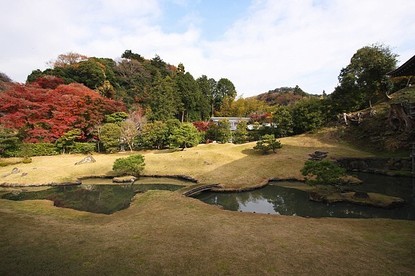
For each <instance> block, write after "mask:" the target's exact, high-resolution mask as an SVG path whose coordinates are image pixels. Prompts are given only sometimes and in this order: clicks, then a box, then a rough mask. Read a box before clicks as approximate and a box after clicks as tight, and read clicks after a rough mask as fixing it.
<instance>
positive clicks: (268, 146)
mask: <svg viewBox="0 0 415 276" xmlns="http://www.w3.org/2000/svg"><path fill="white" fill-rule="evenodd" d="M279 148H282V145H281V142H280V141H278V140H277V139H275V136H274V135H272V134H267V135H264V136H262V138H261V140H259V141H258V142H257V143H256V146H255V147H254V150H259V151H261V152H262V153H263V154H267V153H268V152H269V151H270V150H272V152H274V153H276V150H277V149H279Z"/></svg>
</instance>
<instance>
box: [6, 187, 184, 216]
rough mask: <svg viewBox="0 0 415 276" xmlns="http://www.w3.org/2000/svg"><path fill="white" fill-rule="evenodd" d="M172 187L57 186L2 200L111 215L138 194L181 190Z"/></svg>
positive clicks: (127, 204) (17, 194)
mask: <svg viewBox="0 0 415 276" xmlns="http://www.w3.org/2000/svg"><path fill="white" fill-rule="evenodd" d="M182 187H183V186H181V185H173V184H154V185H152V184H137V185H136V184H133V185H132V184H122V185H91V184H86V185H79V186H57V187H52V188H50V189H47V190H42V191H36V192H12V193H8V194H5V195H3V196H2V198H5V199H10V200H29V199H48V200H52V201H53V203H54V205H55V206H57V207H64V208H71V209H75V210H80V211H87V212H92V213H102V214H112V213H114V212H116V211H119V210H122V209H125V208H127V207H129V206H130V202H131V199H132V198H133V196H134V195H135V194H136V193H138V192H145V191H148V190H169V191H174V190H177V189H180V188H182Z"/></svg>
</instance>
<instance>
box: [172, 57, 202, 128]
mask: <svg viewBox="0 0 415 276" xmlns="http://www.w3.org/2000/svg"><path fill="white" fill-rule="evenodd" d="M174 80H175V82H176V87H177V92H178V95H179V98H180V102H181V105H180V107H181V109H180V113H181V114H180V119H181V122H184V121H186V122H189V121H198V120H200V111H199V110H198V107H199V105H198V103H199V102H200V100H201V98H202V97H201V92H200V90H199V86H198V84H197V82H196V81H195V79H194V78H193V76H192V75H191V74H190V73H189V72H186V73H185V69H184V66H183V64H181V63H180V64H179V66H178V72H177V75H176V77H175V79H174Z"/></svg>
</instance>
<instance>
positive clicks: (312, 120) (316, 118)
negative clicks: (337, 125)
mask: <svg viewBox="0 0 415 276" xmlns="http://www.w3.org/2000/svg"><path fill="white" fill-rule="evenodd" d="M323 108H324V102H323V101H322V100H320V99H318V98H304V99H302V100H300V101H298V102H296V103H295V104H294V105H293V107H292V120H293V131H294V134H301V133H304V132H307V131H312V130H315V129H318V128H320V127H321V126H322V125H323V124H324V123H325V122H326V120H327V114H326V113H325V112H324V111H323Z"/></svg>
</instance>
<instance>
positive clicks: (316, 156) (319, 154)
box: [308, 150, 328, 161]
mask: <svg viewBox="0 0 415 276" xmlns="http://www.w3.org/2000/svg"><path fill="white" fill-rule="evenodd" d="M327 154H328V152H326V151H319V150H316V151H315V152H314V153H311V154H309V156H310V158H309V159H308V160H313V161H321V160H323V159H324V158H326V157H327Z"/></svg>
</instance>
